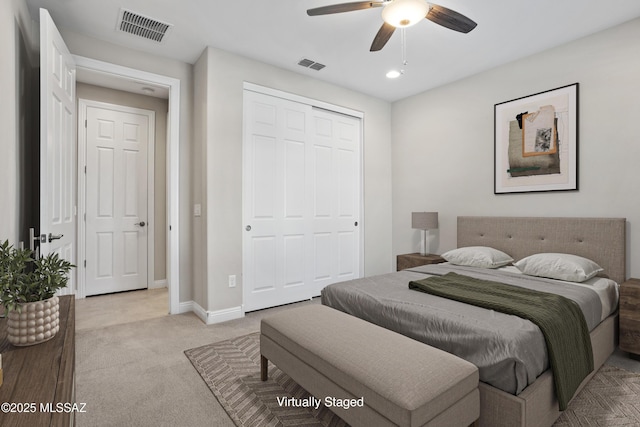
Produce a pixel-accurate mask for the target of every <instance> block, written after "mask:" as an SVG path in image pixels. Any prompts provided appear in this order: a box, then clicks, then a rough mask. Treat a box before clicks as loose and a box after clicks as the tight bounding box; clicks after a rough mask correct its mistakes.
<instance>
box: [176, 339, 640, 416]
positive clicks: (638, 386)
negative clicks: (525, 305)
mask: <svg viewBox="0 0 640 427" xmlns="http://www.w3.org/2000/svg"><path fill="white" fill-rule="evenodd" d="M185 354H186V356H187V357H188V358H189V360H190V361H191V363H192V364H193V366H194V367H195V368H196V370H197V371H198V373H199V374H200V376H201V377H202V379H203V380H204V381H205V382H206V384H207V385H208V386H209V389H210V390H211V392H212V393H213V394H214V395H215V396H216V398H217V399H218V401H219V402H220V404H221V405H222V407H223V408H224V409H225V411H227V413H228V414H229V416H230V417H231V419H232V420H233V422H234V423H235V424H236V425H238V426H242V427H249V426H252V427H254V426H255V427H257V426H300V425H304V426H346V425H347V424H346V423H345V422H344V421H342V420H341V419H340V418H339V417H338V416H337V415H335V414H334V413H333V412H331V411H330V410H329V409H327V408H326V407H324V406H323V405H320V409H318V410H315V409H314V408H291V407H284V406H282V407H281V406H280V405H279V404H278V398H280V399H282V398H283V397H294V398H297V399H305V398H308V397H309V393H307V392H306V391H305V390H304V389H303V388H302V387H300V386H299V385H298V384H296V383H295V382H294V381H293V380H292V379H291V378H289V376H288V375H286V374H284V373H283V372H282V371H280V370H279V369H278V368H277V367H275V366H273V364H271V363H270V364H269V379H268V380H267V381H265V382H262V381H260V334H259V333H253V334H249V335H245V336H242V337H238V338H234V339H231V340H227V341H222V342H218V343H214V344H209V345H206V346H203V347H198V348H194V349H190V350H187V351H185ZM569 426H570V427H573V426H576V427H577V426H640V374H637V373H633V372H628V371H625V370H623V369H619V368H615V367H612V366H603V367H602V368H601V369H600V371H598V373H597V374H596V375H595V376H594V377H593V378H592V380H591V381H590V382H589V383H588V384H587V386H586V387H585V388H584V389H583V390H582V391H581V392H580V394H579V395H578V396H576V397H575V398H574V399H573V401H572V402H571V404H570V405H569V408H568V409H567V410H566V411H564V413H563V414H562V415H561V416H560V418H559V419H558V421H556V423H555V424H554V427H569Z"/></svg>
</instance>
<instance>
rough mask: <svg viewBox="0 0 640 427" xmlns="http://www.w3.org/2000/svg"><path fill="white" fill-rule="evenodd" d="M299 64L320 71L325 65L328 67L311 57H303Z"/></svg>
mask: <svg viewBox="0 0 640 427" xmlns="http://www.w3.org/2000/svg"><path fill="white" fill-rule="evenodd" d="M298 65H301V66H303V67H306V68H311V69H312V70H316V71H320V70H322V69H323V68H324V67H326V65H324V64H321V63H319V62H315V61H312V60H310V59H306V58H305V59H301V60H300V61H298Z"/></svg>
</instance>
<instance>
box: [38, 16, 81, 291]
mask: <svg viewBox="0 0 640 427" xmlns="http://www.w3.org/2000/svg"><path fill="white" fill-rule="evenodd" d="M75 92H76V71H75V64H74V61H73V58H72V56H71V54H70V53H69V50H68V49H67V47H66V45H65V44H64V41H63V40H62V37H61V36H60V33H59V32H58V30H57V28H56V26H55V24H54V22H53V20H52V19H51V16H49V13H48V12H47V11H46V10H45V9H40V235H41V239H40V253H41V254H42V255H46V254H48V253H53V252H55V253H58V255H60V257H61V258H64V259H66V260H68V261H70V262H71V263H73V264H75V263H76V226H77V219H76V212H77V211H76V132H75V129H76V105H75ZM74 291H75V270H72V272H71V274H70V280H69V283H68V284H67V287H66V288H65V289H61V290H60V291H59V292H58V294H59V295H65V294H72V293H74Z"/></svg>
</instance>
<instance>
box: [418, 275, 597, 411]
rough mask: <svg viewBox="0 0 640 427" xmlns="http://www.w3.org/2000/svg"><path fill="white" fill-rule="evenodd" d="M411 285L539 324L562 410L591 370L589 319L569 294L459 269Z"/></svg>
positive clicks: (591, 355) (430, 292)
mask: <svg viewBox="0 0 640 427" xmlns="http://www.w3.org/2000/svg"><path fill="white" fill-rule="evenodd" d="M409 288H410V289H415V290H418V291H422V292H426V293H429V294H433V295H437V296H441V297H444V298H448V299H453V300H456V301H460V302H464V303H467V304H472V305H476V306H478V307H483V308H487V309H490V310H495V311H499V312H502V313H506V314H512V315H515V316H518V317H522V318H524V319H528V320H530V321H531V322H533V323H534V324H536V325H537V326H538V327H539V328H540V330H541V331H542V334H543V335H544V339H545V341H546V343H547V352H548V353H549V362H550V364H551V369H552V370H553V377H554V379H555V390H556V395H557V397H558V402H559V403H560V410H561V411H564V410H565V409H566V408H567V404H568V403H569V400H571V398H572V397H573V395H574V393H575V392H576V390H577V389H578V386H579V385H580V383H581V382H582V380H583V379H584V378H585V377H586V376H587V375H589V373H591V371H593V351H592V349H591V338H590V336H589V330H588V328H587V323H586V322H585V319H584V315H583V314H582V311H581V310H580V307H579V306H578V304H576V303H575V302H574V301H572V300H570V299H568V298H565V297H563V296H560V295H555V294H550V293H547V292H539V291H534V290H531V289H525V288H520V287H517V286H511V285H506V284H504V283H498V282H492V281H488V280H480V279H476V278H473V277H468V276H463V275H460V274H456V273H447V274H445V275H444V276H433V277H429V278H427V279H423V280H418V281H413V282H410V283H409Z"/></svg>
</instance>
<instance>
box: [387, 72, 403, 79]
mask: <svg viewBox="0 0 640 427" xmlns="http://www.w3.org/2000/svg"><path fill="white" fill-rule="evenodd" d="M401 75H402V73H401V72H400V71H398V70H391V71H389V72H388V73H387V78H388V79H397V78H398V77H400V76H401Z"/></svg>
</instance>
